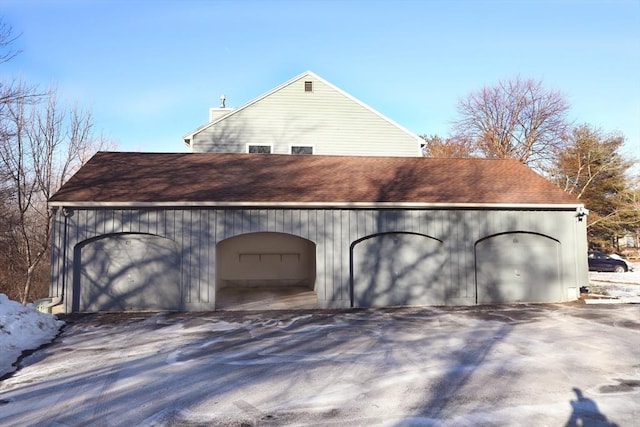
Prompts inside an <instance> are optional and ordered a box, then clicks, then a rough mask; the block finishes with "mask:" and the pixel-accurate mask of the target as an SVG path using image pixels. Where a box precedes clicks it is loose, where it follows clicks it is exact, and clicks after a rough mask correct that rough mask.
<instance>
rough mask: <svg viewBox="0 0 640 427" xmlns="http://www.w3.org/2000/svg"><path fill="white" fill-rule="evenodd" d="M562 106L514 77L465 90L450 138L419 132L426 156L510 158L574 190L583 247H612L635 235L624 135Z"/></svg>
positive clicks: (635, 206) (639, 221)
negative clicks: (579, 119)
mask: <svg viewBox="0 0 640 427" xmlns="http://www.w3.org/2000/svg"><path fill="white" fill-rule="evenodd" d="M568 111H569V103H568V102H567V101H566V99H565V98H564V96H563V95H562V94H561V93H560V92H557V91H553V90H547V89H545V88H544V87H543V85H542V82H541V81H536V80H532V79H521V78H520V77H517V78H514V79H511V80H506V81H501V82H499V83H498V84H496V85H494V86H487V87H484V88H482V89H481V90H479V91H477V92H473V93H471V94H469V95H467V96H466V97H465V98H464V99H462V100H460V101H459V102H458V105H457V113H458V118H457V120H455V121H454V122H453V126H452V128H451V132H450V135H448V136H439V135H430V136H426V135H423V136H422V138H423V139H424V140H425V143H424V149H423V153H424V155H426V156H432V157H471V156H473V157H487V158H514V159H518V160H519V161H521V162H522V163H524V164H526V165H528V166H530V167H531V168H532V169H534V170H536V171H537V172H538V173H540V174H541V175H543V176H545V177H547V178H548V179H550V180H551V181H553V182H555V183H556V184H557V185H559V186H560V187H561V188H563V189H564V190H565V191H567V192H569V193H571V194H573V195H575V196H576V197H577V198H578V199H579V200H580V201H582V202H583V203H584V205H585V207H586V208H587V209H588V210H589V211H590V214H589V216H588V220H587V221H588V222H587V233H588V239H589V246H590V247H591V248H599V249H603V250H606V251H620V249H621V247H620V239H621V238H624V237H625V236H627V235H630V236H633V237H634V240H635V246H636V249H637V245H638V242H637V238H638V235H639V234H640V179H639V176H638V167H637V166H638V163H637V159H634V158H631V157H629V156H627V155H625V154H624V153H623V151H622V150H623V147H624V143H625V137H624V135H622V134H619V133H615V132H612V133H609V132H605V131H603V130H601V129H598V128H596V127H594V126H591V125H589V124H578V125H574V124H573V123H570V122H569V120H568V119H567V113H568Z"/></svg>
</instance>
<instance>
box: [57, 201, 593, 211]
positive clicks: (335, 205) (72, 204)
mask: <svg viewBox="0 0 640 427" xmlns="http://www.w3.org/2000/svg"><path fill="white" fill-rule="evenodd" d="M49 207H51V208H58V207H68V208H81V209H90V208H124V209H132V208H133V209H136V208H170V207H174V208H272V209H294V208H300V209H491V210H495V209H542V210H575V209H577V208H584V204H581V203H428V202H427V203H425V202H197V201H174V202H131V201H129V202H125V201H113V202H90V201H84V202H83V201H68V202H66V201H50V202H49Z"/></svg>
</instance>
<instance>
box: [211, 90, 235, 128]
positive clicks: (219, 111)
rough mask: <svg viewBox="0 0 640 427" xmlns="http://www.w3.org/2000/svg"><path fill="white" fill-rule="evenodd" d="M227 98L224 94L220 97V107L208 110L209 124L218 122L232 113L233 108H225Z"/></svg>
mask: <svg viewBox="0 0 640 427" xmlns="http://www.w3.org/2000/svg"><path fill="white" fill-rule="evenodd" d="M226 104H227V97H226V96H224V93H223V94H222V95H220V106H219V107H218V108H215V107H213V108H209V123H211V122H213V121H216V120H218V119H219V118H221V117H222V116H225V115H227V114H229V113H230V112H232V111H233V108H227V106H226Z"/></svg>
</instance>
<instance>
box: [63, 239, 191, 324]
mask: <svg viewBox="0 0 640 427" xmlns="http://www.w3.org/2000/svg"><path fill="white" fill-rule="evenodd" d="M74 252H75V257H74V258H75V264H74V269H75V274H74V278H75V282H74V293H73V296H74V300H73V306H74V311H125V310H157V309H161V310H179V309H181V300H182V299H181V295H180V255H179V252H178V247H177V245H176V243H175V242H173V241H172V240H170V239H167V238H164V237H160V236H155V235H150V234H136V233H122V234H113V235H106V236H102V237H99V238H97V239H90V240H87V241H85V242H82V243H80V244H78V245H77V246H76V248H75V251H74Z"/></svg>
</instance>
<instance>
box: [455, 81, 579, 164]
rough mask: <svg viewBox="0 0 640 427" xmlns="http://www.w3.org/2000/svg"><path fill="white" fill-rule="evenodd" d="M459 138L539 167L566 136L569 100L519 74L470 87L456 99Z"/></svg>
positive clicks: (492, 155)
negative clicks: (493, 82) (481, 86)
mask: <svg viewBox="0 0 640 427" xmlns="http://www.w3.org/2000/svg"><path fill="white" fill-rule="evenodd" d="M457 109H458V114H459V115H460V119H459V120H458V121H456V122H455V123H454V132H455V134H456V135H457V139H462V140H466V141H471V142H472V143H473V145H474V149H475V151H476V152H477V153H478V154H479V155H481V156H484V157H489V158H515V159H518V160H520V161H521V162H522V163H524V164H527V165H529V166H531V167H533V168H535V169H538V170H539V171H543V170H544V169H545V168H546V166H547V165H548V164H549V163H550V162H551V161H552V160H553V157H554V154H555V153H556V152H557V150H558V149H560V148H561V147H562V146H563V145H564V144H565V142H566V137H567V134H568V131H569V126H570V125H569V123H568V121H567V120H566V113H567V111H568V109H569V104H568V103H567V102H566V101H565V99H564V98H563V96H562V95H561V94H560V93H559V92H555V91H548V90H545V89H544V88H543V87H542V82H541V81H535V80H532V79H526V80H523V79H521V78H519V77H517V78H515V79H512V80H507V81H501V82H499V83H498V84H497V85H495V86H489V87H484V88H482V89H481V90H480V91H478V92H474V93H471V94H470V95H468V96H467V97H466V98H465V99H462V100H461V101H459V103H458V107H457Z"/></svg>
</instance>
